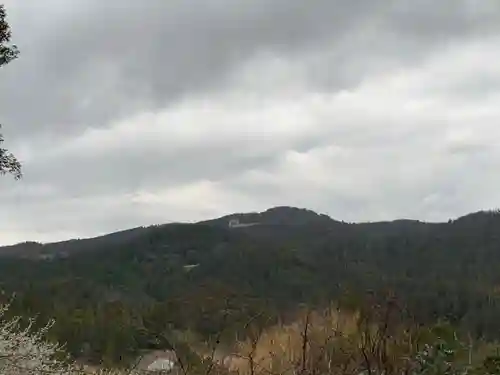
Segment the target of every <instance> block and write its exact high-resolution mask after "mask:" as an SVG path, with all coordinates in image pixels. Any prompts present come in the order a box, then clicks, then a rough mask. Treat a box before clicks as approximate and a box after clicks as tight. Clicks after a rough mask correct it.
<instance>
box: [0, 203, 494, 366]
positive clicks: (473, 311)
mask: <svg viewBox="0 0 500 375" xmlns="http://www.w3.org/2000/svg"><path fill="white" fill-rule="evenodd" d="M263 215H264V216H265V215H271V216H265V217H264V219H265V220H263ZM272 215H277V216H278V219H279V220H278V219H276V220H274V221H273V219H274V218H275V217H274V216H272ZM306 215H307V217H301V216H300V213H297V212H296V213H295V214H294V215H293V217H294V220H295V222H286V217H288V216H287V215H284V214H283V212H281V211H279V210H278V211H273V212H271V213H269V214H265V213H264V214H261V215H260V216H258V217H257V219H259V220H262V221H265V222H266V225H258V226H253V227H247V228H241V229H237V230H230V229H228V228H227V226H224V225H221V224H220V222H214V223H211V222H207V223H204V224H197V225H180V224H179V225H177V224H176V225H166V226H158V227H151V228H144V229H137V230H134V231H128V232H124V233H123V237H122V236H121V235H120V234H115V235H112V236H109V237H106V238H100V239H97V240H87V241H84V242H83V243H80V242H79V241H71V242H67V243H61V244H58V245H57V246H55V248H56V249H57V251H55V252H54V251H52V250H53V249H54V246H52V245H48V246H41V247H40V248H38V250H37V251H38V252H40V253H41V254H52V255H54V254H55V255H57V254H66V255H68V254H69V256H64V257H57V256H56V257H55V258H54V259H52V260H34V259H31V260H30V259H18V258H11V257H5V258H2V259H1V262H0V275H1V277H0V281H1V284H2V289H3V290H4V293H5V294H4V298H5V299H6V300H7V299H8V298H10V295H11V294H12V293H13V292H15V293H16V297H15V298H14V300H13V302H12V313H16V314H17V313H21V314H23V315H24V316H33V315H39V316H40V319H41V320H47V319H50V318H55V319H56V325H55V327H54V329H53V331H52V335H53V338H54V339H57V340H58V341H62V342H67V346H68V349H69V351H70V352H71V354H72V355H74V356H75V357H79V356H84V357H88V358H89V359H91V360H92V361H94V362H98V361H100V360H102V359H105V360H106V361H108V362H119V361H124V360H126V359H128V358H133V357H134V356H135V355H136V354H137V353H138V352H139V351H140V350H141V349H148V348H149V349H150V348H168V347H169V345H171V341H172V339H171V335H172V334H173V332H177V331H186V330H190V331H193V332H195V333H196V334H198V335H200V337H204V338H209V337H212V336H213V335H214V334H215V332H217V331H218V329H219V327H220V325H221V324H223V323H224V324H225V325H227V326H228V327H231V329H228V330H226V331H227V332H229V333H228V336H229V337H231V338H233V339H234V337H239V338H241V337H242V335H243V336H244V335H245V333H244V329H243V328H241V326H242V325H243V322H245V321H246V320H247V319H248V318H249V317H251V316H254V315H256V314H257V313H258V312H265V314H264V315H266V316H272V317H273V319H274V321H278V320H281V321H286V319H287V317H288V316H289V314H290V313H291V312H293V311H295V310H296V309H297V308H298V307H299V306H300V305H301V304H305V305H308V306H310V307H311V308H317V307H318V308H319V307H321V306H325V305H327V304H328V303H329V302H330V301H337V300H339V298H341V297H342V296H344V295H345V294H346V292H349V295H350V296H351V297H350V301H351V302H350V303H352V304H353V305H356V304H359V303H361V301H362V300H363V298H364V297H363V298H358V297H356V296H365V295H366V294H367V293H368V294H370V295H371V296H372V298H373V300H374V301H382V300H384V298H385V296H386V295H387V294H388V293H390V294H392V295H394V296H397V297H398V299H399V300H401V301H402V303H404V305H405V306H407V307H408V310H409V311H411V312H412V317H411V318H412V319H413V320H415V321H417V322H419V323H420V324H427V325H429V324H433V323H434V322H436V321H438V320H446V321H448V322H450V323H451V324H453V325H454V326H455V327H457V328H458V329H459V330H461V331H463V332H467V333H471V334H472V336H473V337H477V338H484V339H487V340H495V339H498V338H499V336H500V320H499V319H498V316H500V298H499V297H500V295H499V291H500V289H499V287H500V215H499V214H498V213H497V212H480V213H477V214H472V215H469V216H466V217H463V218H460V219H458V220H455V221H450V222H449V223H443V224H427V223H421V222H415V221H396V222H388V223H373V224H346V223H340V222H336V221H333V220H331V219H330V220H327V219H325V217H320V219H314V220H309V219H310V217H311V215H313V214H311V213H310V212H307V213H306ZM313 218H314V217H313ZM242 219H244V217H243V218H242ZM252 219H254V220H255V218H253V217H252ZM51 246H52V247H51ZM73 250H75V251H74V252H73ZM268 324H273V322H272V321H270V322H269V323H268Z"/></svg>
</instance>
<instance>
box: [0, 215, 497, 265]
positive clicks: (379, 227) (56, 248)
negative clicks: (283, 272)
mask: <svg viewBox="0 0 500 375" xmlns="http://www.w3.org/2000/svg"><path fill="white" fill-rule="evenodd" d="M492 216H499V217H500V214H499V210H489V211H487V210H481V211H477V212H473V213H469V214H466V215H463V216H460V217H458V218H456V219H450V220H448V222H426V221H421V220H415V219H395V220H391V221H367V222H349V223H348V222H344V221H338V220H335V219H333V218H331V217H330V216H329V215H327V214H323V213H317V212H315V211H313V210H310V209H306V208H298V207H293V206H275V207H271V208H269V209H267V210H265V211H261V212H257V211H256V212H242V213H232V214H228V215H224V216H221V217H218V218H214V219H209V220H202V221H198V222H194V223H182V222H172V223H166V224H157V225H150V226H139V227H135V228H130V229H124V230H120V231H116V232H111V233H108V234H104V235H100V236H95V237H89V238H82V239H80V238H78V239H69V240H64V241H57V242H48V243H40V242H35V241H26V242H21V243H17V244H14V245H8V246H0V256H14V257H27V258H31V257H35V258H41V259H50V258H52V257H53V256H54V254H57V255H58V256H62V257H66V256H69V255H70V254H72V253H77V252H80V251H85V250H88V249H90V248H94V247H99V246H101V245H102V244H106V245H108V246H113V245H120V244H124V243H126V242H128V241H131V240H134V239H136V238H139V237H141V236H144V235H148V233H149V232H151V231H153V230H158V229H160V230H161V228H165V227H169V226H170V227H171V226H194V225H198V226H199V225H206V226H210V227H217V228H225V229H246V230H247V231H253V233H254V234H257V233H261V234H262V233H263V232H265V228H266V227H275V228H274V230H276V231H277V230H278V229H277V227H280V229H281V231H282V232H286V233H288V231H289V230H290V229H291V228H290V227H294V228H298V227H300V228H313V227H314V228H317V229H318V230H319V229H321V228H322V229H323V230H324V231H328V230H329V229H332V230H333V229H339V228H340V229H341V228H346V229H347V228H349V230H352V229H353V228H366V229H368V228H369V229H368V231H374V232H378V231H380V232H393V233H397V232H399V231H408V230H410V231H411V230H412V229H415V228H416V227H421V228H423V227H429V228H430V226H443V225H447V224H452V223H457V224H460V223H465V222H469V221H477V222H487V221H488V218H490V217H492ZM231 221H233V223H236V225H231ZM256 226H260V228H256ZM272 235H275V233H273V234H272ZM68 248H71V250H68Z"/></svg>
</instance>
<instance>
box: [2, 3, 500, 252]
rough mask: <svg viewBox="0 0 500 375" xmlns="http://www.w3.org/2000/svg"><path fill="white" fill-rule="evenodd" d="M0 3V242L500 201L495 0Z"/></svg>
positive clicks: (368, 216)
mask: <svg viewBox="0 0 500 375" xmlns="http://www.w3.org/2000/svg"><path fill="white" fill-rule="evenodd" d="M0 2H2V3H4V4H5V5H6V9H7V13H8V17H9V22H10V24H11V27H12V31H13V41H14V42H15V43H16V44H17V45H18V46H19V48H20V50H21V55H20V58H19V59H18V60H16V61H14V62H13V63H11V64H9V65H8V66H6V67H4V68H2V69H1V70H0V123H2V124H3V129H2V131H3V133H4V136H5V138H6V142H5V144H4V146H5V147H7V148H9V149H10V150H11V151H13V152H15V153H16V155H17V156H18V157H19V159H21V161H22V162H23V165H24V174H25V177H24V179H22V180H21V181H18V182H16V181H14V180H13V179H12V178H10V177H7V176H5V177H2V178H0V204H1V210H0V244H10V243H14V242H18V241H25V240H40V241H52V240H60V239H66V238H70V237H86V236H93V235H98V234H101V233H106V232H110V231H114V230H119V229H125V228H129V227H135V226H139V225H149V224H158V223H165V222H170V221H196V220H202V219H207V218H211V217H215V216H220V215H224V214H227V213H231V212H235V211H236V212H245V211H260V210H264V209H266V208H269V207H271V206H277V205H291V206H299V207H305V208H309V209H313V210H316V211H319V212H321V213H326V214H329V215H330V216H332V217H333V218H336V219H339V220H340V219H342V220H346V221H367V220H386V219H396V218H414V219H421V220H432V221H438V220H439V221H441V220H447V219H448V218H450V217H457V216H460V215H463V214H465V213H468V212H472V211H477V210H480V209H489V208H497V207H499V206H500V65H499V64H498V62H499V61H500V1H498V0H439V1H436V0H397V1H396V0H392V1H391V0H311V1H304V0H203V1H200V0H168V1H166V0H142V1H137V0H108V1H103V0H43V1H40V0H0Z"/></svg>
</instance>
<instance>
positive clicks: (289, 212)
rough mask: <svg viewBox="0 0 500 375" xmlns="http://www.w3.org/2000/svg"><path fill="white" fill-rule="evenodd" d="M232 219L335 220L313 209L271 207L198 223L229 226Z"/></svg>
mask: <svg viewBox="0 0 500 375" xmlns="http://www.w3.org/2000/svg"><path fill="white" fill-rule="evenodd" d="M232 220H237V221H238V222H239V223H240V224H258V225H286V226H297V225H334V224H336V223H338V222H337V221H335V220H333V219H332V218H330V217H329V216H328V215H324V214H318V213H316V212H314V211H311V210H307V209H304V208H296V207H287V206H281V207H273V208H270V209H268V210H266V211H264V212H251V213H235V214H231V215H227V216H223V217H221V218H218V219H213V220H207V221H203V222H200V224H208V225H217V226H229V223H230V222H231V221H232Z"/></svg>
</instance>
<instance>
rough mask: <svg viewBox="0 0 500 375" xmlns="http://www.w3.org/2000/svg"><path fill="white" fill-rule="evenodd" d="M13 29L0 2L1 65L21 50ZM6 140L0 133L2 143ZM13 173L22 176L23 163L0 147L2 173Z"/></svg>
mask: <svg viewBox="0 0 500 375" xmlns="http://www.w3.org/2000/svg"><path fill="white" fill-rule="evenodd" d="M10 39H11V30H10V26H9V24H8V22H7V19H6V12H5V7H4V5H2V4H0V67H2V66H4V65H7V64H8V63H10V62H11V61H12V60H14V59H15V58H17V56H18V55H19V51H18V49H17V47H16V46H15V45H13V44H11V43H10ZM3 142H4V139H3V136H2V135H1V134H0V145H1V144H2V143H3ZM7 173H8V174H12V175H13V176H14V177H15V178H16V179H19V178H21V163H19V161H18V160H17V159H16V157H15V156H14V155H13V154H12V153H10V152H9V151H8V150H7V149H4V148H1V147H0V174H7Z"/></svg>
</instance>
